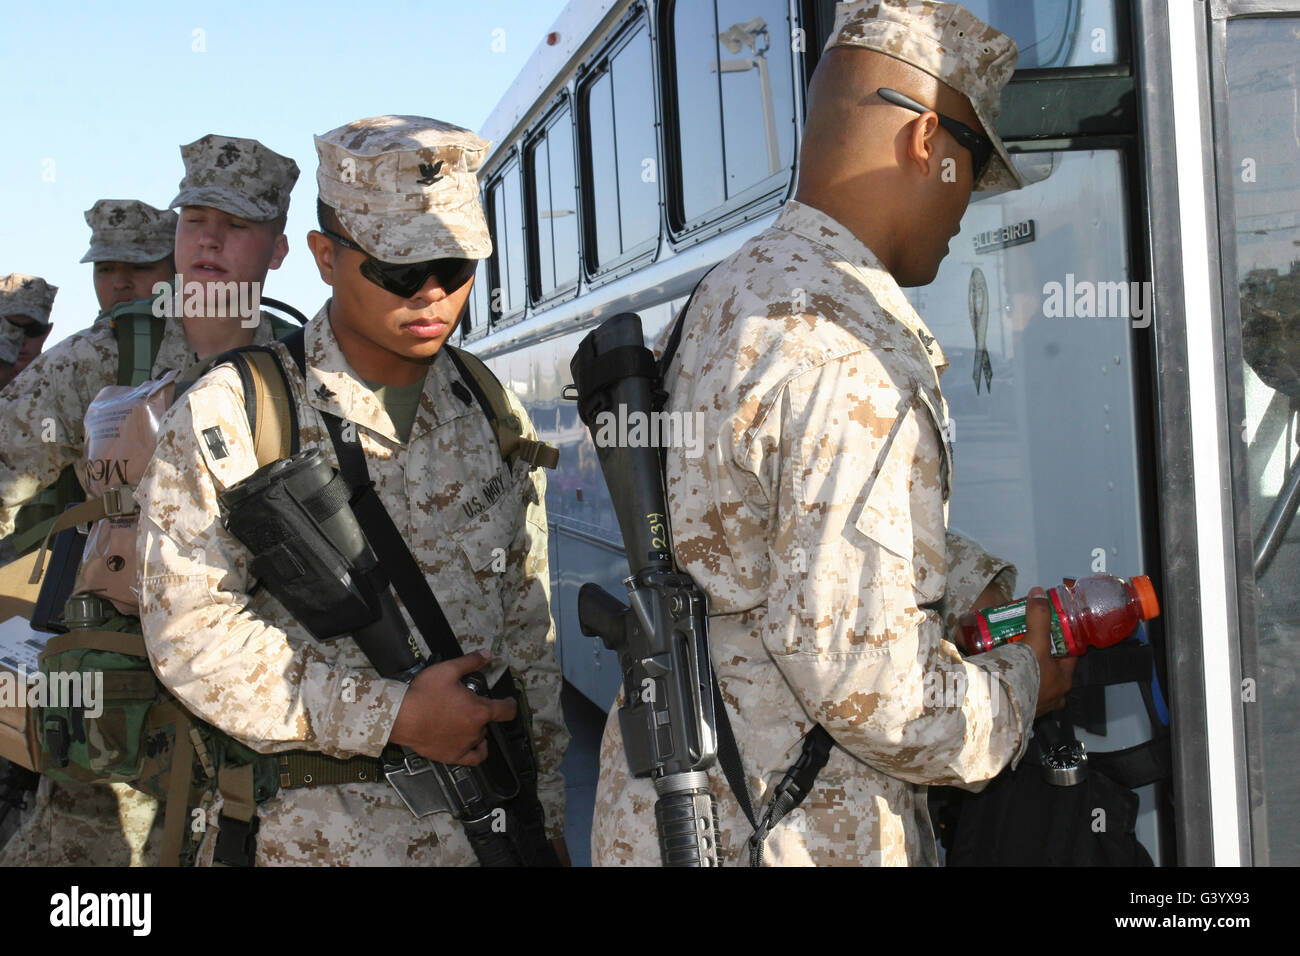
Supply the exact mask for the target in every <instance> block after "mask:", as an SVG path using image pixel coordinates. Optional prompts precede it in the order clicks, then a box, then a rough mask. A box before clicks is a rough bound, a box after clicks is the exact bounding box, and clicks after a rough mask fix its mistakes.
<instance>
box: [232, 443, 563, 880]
mask: <svg viewBox="0 0 1300 956" xmlns="http://www.w3.org/2000/svg"><path fill="white" fill-rule="evenodd" d="M336 447H338V443H337V442H336ZM353 448H354V449H358V450H359V446H356V445H355V443H353ZM348 451H349V450H348V449H342V450H341V452H340V459H341V460H342V458H343V455H344V454H346V453H348ZM345 467H346V466H345ZM221 503H222V505H223V506H224V507H225V508H226V509H227V512H228V515H227V518H226V527H227V528H228V529H229V530H230V532H231V533H232V534H233V535H234V536H235V537H236V538H238V539H239V540H240V541H241V542H243V543H244V544H245V545H246V546H247V547H248V548H249V550H250V551H251V552H252V553H253V560H252V563H251V565H250V572H251V573H252V574H253V575H254V576H255V577H256V578H257V579H258V580H259V581H260V582H261V583H262V584H264V585H265V586H266V589H267V590H268V591H269V592H270V593H271V594H272V595H274V596H275V598H276V599H277V600H279V601H280V603H281V604H283V605H284V606H285V609H286V610H288V611H289V613H290V614H292V615H293V616H294V617H295V618H296V619H297V620H298V621H299V622H300V623H301V624H302V625H303V626H304V627H306V628H307V630H308V631H310V632H311V634H312V636H313V637H314V638H316V639H317V640H321V641H325V640H331V639H333V638H336V637H339V636H341V635H343V634H350V635H351V636H352V638H353V639H354V640H355V641H356V642H357V645H358V646H359V647H360V648H361V650H362V651H363V652H364V653H365V655H366V657H367V658H368V659H369V660H370V663H371V664H372V665H373V666H374V668H375V670H377V671H378V672H379V674H380V675H381V676H382V677H386V678H390V679H394V680H401V681H404V682H409V681H410V680H411V679H412V678H414V677H415V675H416V674H418V673H419V672H420V671H421V670H423V669H424V668H425V667H427V666H429V665H430V664H433V663H436V662H437V661H436V659H435V660H429V659H428V658H426V657H425V656H424V654H423V653H422V651H421V649H420V646H419V644H418V643H417V642H416V641H415V638H414V636H413V635H412V633H411V631H410V629H409V628H408V627H407V626H406V623H405V621H404V620H403V618H402V615H401V613H400V612H399V611H398V609H397V604H396V602H395V600H394V598H393V593H392V587H393V586H394V585H396V586H397V587H398V590H399V593H403V600H404V601H405V602H406V603H407V606H408V610H410V611H411V613H412V617H413V618H414V619H415V621H416V622H417V625H419V626H420V628H421V633H423V634H424V635H425V638H426V640H429V641H430V643H431V644H434V641H433V639H432V637H431V635H430V632H431V631H433V632H436V631H437V630H439V629H442V630H443V632H444V633H445V634H446V635H447V637H448V643H447V645H446V646H447V650H446V651H445V652H444V654H451V653H452V652H453V651H454V652H456V653H457V655H458V654H459V650H460V648H459V646H457V645H456V644H455V638H454V636H451V630H450V626H449V625H447V623H446V619H445V617H443V615H442V611H441V609H439V608H438V605H437V599H436V598H435V597H434V596H433V594H432V592H431V591H428V588H427V583H425V591H426V599H424V600H419V601H417V600H415V599H413V598H411V597H407V596H406V593H408V592H404V591H403V587H408V586H410V587H417V588H418V582H414V583H412V579H413V577H418V578H419V580H420V581H423V575H422V573H421V572H419V571H418V568H417V569H416V570H414V571H412V572H410V574H407V575H405V576H404V578H402V577H399V575H402V574H403V571H404V568H403V566H402V562H403V560H404V559H403V558H402V555H406V556H407V559H409V554H410V552H409V551H408V550H407V549H406V547H405V544H404V543H403V542H402V541H401V538H400V535H398V533H397V531H396V529H395V528H394V527H393V526H392V522H391V519H390V520H389V521H388V522H387V524H386V525H385V524H384V523H383V519H382V517H377V516H376V515H377V513H376V511H375V509H376V508H378V509H379V510H380V511H382V510H383V505H382V504H380V503H379V501H378V498H377V497H374V490H373V487H372V486H371V485H369V484H368V483H367V484H365V486H364V487H361V488H359V490H357V492H356V493H355V495H354V494H353V491H352V489H350V488H349V484H348V482H347V481H345V480H344V478H343V476H342V475H339V474H336V473H335V472H334V470H333V469H332V468H331V467H330V465H329V463H328V462H327V461H326V460H325V458H324V457H323V456H322V455H321V453H320V450H319V449H316V448H311V449H308V450H306V451H302V452H299V453H298V454H296V455H294V456H293V457H291V458H282V459H280V460H278V461H274V462H271V463H270V464H268V465H265V466H263V467H262V468H259V469H258V470H257V471H255V472H254V473H253V474H252V475H250V476H249V477H248V478H246V479H244V480H243V481H241V482H239V483H238V484H236V485H233V486H232V487H230V488H229V489H227V490H226V491H225V492H224V493H222V494H221ZM354 508H355V509H356V511H355V512H354ZM362 514H365V515H367V516H368V517H369V518H370V519H371V520H370V521H369V522H367V524H366V527H365V530H363V527H362V524H361V523H360V522H359V521H358V517H359V515H362ZM385 514H386V512H385ZM367 534H372V535H376V536H378V540H376V541H371V540H369V539H368V537H367ZM394 535H396V536H397V538H396V541H395V542H394V541H393V540H392V536H394ZM386 539H387V540H386ZM380 541H383V542H384V544H383V545H381V544H380ZM372 544H374V547H375V549H380V548H381V547H382V548H383V550H382V551H381V553H384V554H386V555H388V558H386V560H385V562H384V563H383V564H381V563H380V561H379V560H378V558H377V557H376V554H375V550H374V549H372V547H371V545H372ZM385 545H386V546H385ZM399 546H400V549H401V550H400V551H398V550H397V549H398V548H399ZM409 560H410V563H411V565H414V559H409ZM390 561H391V562H392V564H391V567H390ZM390 570H391V572H392V579H391V581H390V574H389V571H390ZM417 594H418V591H417ZM412 604H418V605H419V606H417V607H415V608H412V607H411V605H412ZM430 605H431V606H430ZM430 617H433V618H435V619H436V621H437V622H438V623H436V624H433V625H428V624H426V623H424V622H426V621H427V620H428V619H429V618H430ZM434 647H435V653H436V651H437V645H436V644H434ZM464 683H465V685H466V686H467V687H468V688H469V689H470V690H472V691H473V692H474V693H476V694H479V695H480V696H484V697H487V696H492V697H499V698H500V697H504V696H507V695H513V696H515V699H516V702H517V703H518V705H519V710H518V713H517V714H516V716H515V719H514V720H513V721H511V722H509V723H506V724H500V723H492V724H489V725H488V728H487V730H488V735H487V741H488V757H487V760H486V761H485V762H484V763H482V764H480V765H479V766H477V767H464V766H458V765H452V764H441V763H436V762H435V761H432V760H429V759H427V758H425V757H421V756H420V755H419V754H417V753H415V752H414V751H412V750H410V749H409V748H406V747H402V748H396V747H390V748H389V749H388V750H386V751H385V753H384V757H383V758H382V763H383V772H384V775H385V777H386V778H387V779H388V782H389V783H390V784H392V786H393V788H394V789H395V790H396V791H397V792H398V795H399V796H401V798H402V800H403V802H404V803H405V804H406V805H407V807H408V808H409V809H410V811H411V813H413V814H414V815H415V816H416V817H417V818H419V817H424V816H427V815H429V814H431V813H450V814H451V815H452V816H453V817H455V818H456V819H457V820H460V821H461V823H462V824H463V826H464V827H465V832H466V835H467V836H468V838H469V841H470V844H471V845H472V846H473V848H474V852H475V854H476V855H477V857H478V860H479V863H480V864H481V865H483V866H557V865H559V861H558V859H557V858H556V856H555V851H554V849H553V848H552V847H551V845H550V844H549V842H548V841H547V840H546V836H545V821H544V814H543V811H542V807H541V803H540V801H539V800H538V798H537V793H536V786H535V785H536V768H535V763H534V760H533V753H532V744H531V740H530V737H529V730H528V726H529V715H528V708H527V702H526V700H525V699H524V698H523V695H522V693H521V692H519V693H516V692H515V688H514V686H513V678H512V676H511V674H510V672H509V671H506V673H505V675H504V677H503V679H502V681H500V682H498V685H497V687H495V688H493V689H492V690H491V691H489V689H488V686H487V681H486V679H485V678H484V676H483V675H482V674H481V673H478V672H475V673H473V674H470V675H468V676H467V677H465V678H464Z"/></svg>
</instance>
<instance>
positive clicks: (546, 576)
mask: <svg viewBox="0 0 1300 956" xmlns="http://www.w3.org/2000/svg"><path fill="white" fill-rule="evenodd" d="M506 396H507V399H508V400H509V402H510V405H511V408H512V409H513V411H514V414H515V415H517V416H518V417H519V421H520V422H521V423H522V425H523V432H524V437H525V438H536V437H537V433H536V431H535V429H534V428H533V424H532V422H531V421H530V420H529V418H528V413H527V412H526V411H525V410H524V407H523V405H522V404H521V403H520V401H519V399H518V398H517V397H516V396H515V394H514V393H513V392H511V391H509V390H507V391H506ZM526 468H527V465H526V464H525V463H523V462H517V463H516V464H515V475H516V477H517V478H518V480H521V481H524V482H527V485H526V486H525V487H524V489H523V496H522V509H523V514H522V515H521V516H520V519H521V520H519V522H518V531H517V533H516V535H515V537H514V540H513V542H512V544H511V547H510V553H509V554H508V555H507V561H506V572H505V573H506V579H505V582H504V587H503V588H502V600H503V602H504V604H505V631H504V634H503V635H502V638H503V642H504V645H503V646H504V648H505V652H506V655H507V658H508V663H509V664H510V667H511V669H512V670H513V671H514V674H515V676H516V677H517V678H519V679H520V680H521V681H523V684H524V687H525V688H526V689H527V692H528V703H529V706H530V707H531V708H532V711H533V743H534V744H535V745H536V748H537V763H538V766H537V792H538V796H539V797H540V798H541V802H542V807H543V808H544V809H545V811H546V834H547V836H548V837H549V838H550V839H552V840H554V839H556V838H558V837H561V836H563V835H564V778H563V777H562V776H561V775H560V764H561V763H563V761H564V752H565V749H566V748H567V747H568V744H569V731H568V728H567V727H566V726H565V723H564V712H563V710H562V708H561V705H560V688H561V686H562V684H563V680H562V678H561V675H560V662H559V659H558V657H557V656H556V653H555V624H554V622H553V621H552V619H551V608H550V604H551V572H550V560H549V551H548V545H547V540H548V528H547V522H546V469H544V468H540V467H539V468H534V469H532V470H531V471H526V472H525V469H526ZM521 475H522V476H523V477H520V476H521Z"/></svg>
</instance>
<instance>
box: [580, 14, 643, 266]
mask: <svg viewBox="0 0 1300 956" xmlns="http://www.w3.org/2000/svg"><path fill="white" fill-rule="evenodd" d="M653 82H654V78H653V76H652V74H651V71H650V35H649V33H648V31H647V30H646V28H645V27H644V26H642V27H641V28H640V29H638V30H637V31H636V32H635V33H633V34H632V35H631V37H630V38H629V39H628V40H627V42H626V43H624V44H622V45H621V46H620V47H619V48H618V49H617V50H616V51H615V52H614V53H612V54H611V55H610V56H609V58H608V60H607V61H606V62H605V63H604V64H602V65H601V66H600V67H599V72H597V73H596V74H595V75H594V76H593V78H592V79H590V80H588V81H587V82H585V83H584V85H583V89H582V93H581V102H582V107H581V109H582V114H583V129H584V132H585V135H586V139H587V146H588V148H587V149H586V150H584V153H585V154H586V156H587V162H588V163H589V164H590V166H589V168H588V170H587V182H588V183H589V188H588V193H587V200H588V201H587V209H588V210H589V211H590V212H589V218H590V224H589V226H588V229H589V233H588V234H589V235H591V236H592V237H593V239H594V248H593V249H592V250H591V252H590V253H589V254H588V257H587V266H588V268H589V269H590V270H591V271H592V272H596V271H598V270H600V269H604V268H607V267H608V266H610V265H611V264H613V263H614V262H617V261H620V260H622V259H623V258H624V257H626V256H630V255H633V254H635V253H638V252H642V251H645V249H646V248H647V247H648V246H650V245H651V243H652V242H653V241H654V240H656V239H657V238H658V237H659V176H658V170H657V164H658V160H657V158H656V150H655V114H654V100H653V98H652V97H651V96H648V95H647V91H648V90H649V89H650V88H651V84H652V83H653Z"/></svg>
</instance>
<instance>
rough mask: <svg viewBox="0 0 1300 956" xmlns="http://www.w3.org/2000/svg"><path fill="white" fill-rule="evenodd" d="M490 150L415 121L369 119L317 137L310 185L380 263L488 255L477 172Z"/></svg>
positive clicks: (438, 125) (432, 123)
mask: <svg viewBox="0 0 1300 956" xmlns="http://www.w3.org/2000/svg"><path fill="white" fill-rule="evenodd" d="M488 146H489V144H488V143H487V142H486V141H484V140H482V139H480V138H479V137H478V136H476V135H474V134H473V133H472V132H470V131H469V130H467V129H462V128H461V127H459V126H453V125H452V124H450V123H442V122H439V121H438V120H432V119H425V118H424V117H420V116H376V117H372V118H371V119H363V120H357V121H356V122H354V123H348V124H347V125H346V126H340V127H339V128H338V129H335V130H331V131H330V132H328V133H326V134H325V135H324V136H317V137H316V153H317V155H319V156H320V166H319V167H318V168H317V170H316V184H317V186H319V188H320V198H321V201H322V202H323V203H325V205H327V206H329V207H331V208H332V209H333V210H334V211H335V212H336V213H338V217H339V221H340V222H341V223H342V224H343V226H344V228H346V229H347V230H348V232H350V233H351V234H352V238H353V239H355V240H356V242H357V244H358V245H360V246H361V247H362V248H363V249H365V250H366V251H367V252H369V253H370V254H371V255H372V256H374V257H375V258H377V259H379V260H381V261H383V262H394V263H406V262H424V261H426V260H429V259H444V258H454V259H486V258H487V257H488V256H490V255H491V254H492V239H491V237H490V236H489V235H488V229H487V220H486V219H485V218H484V216H483V204H482V203H481V202H480V201H479V186H478V176H477V175H476V173H477V172H478V168H479V167H480V166H481V165H483V159H484V157H486V156H487V151H488Z"/></svg>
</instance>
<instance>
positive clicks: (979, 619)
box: [957, 574, 1160, 657]
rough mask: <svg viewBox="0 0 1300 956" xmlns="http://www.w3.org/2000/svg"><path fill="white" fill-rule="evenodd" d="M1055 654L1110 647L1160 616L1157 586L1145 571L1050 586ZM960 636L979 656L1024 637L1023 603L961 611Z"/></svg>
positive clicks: (1101, 575)
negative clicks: (1126, 575) (1125, 577)
mask: <svg viewBox="0 0 1300 956" xmlns="http://www.w3.org/2000/svg"><path fill="white" fill-rule="evenodd" d="M1047 598H1048V600H1049V601H1050V602H1051V604H1052V625H1051V627H1052V631H1051V638H1052V656H1053V657H1070V656H1074V657H1077V656H1079V655H1080V654H1082V653H1084V652H1085V651H1086V650H1088V648H1090V647H1110V646H1111V645H1112V644H1118V643H1119V642H1120V641H1122V640H1124V638H1126V637H1128V636H1129V635H1130V634H1132V633H1133V632H1134V631H1135V630H1137V626H1138V624H1139V623H1140V622H1142V621H1149V620H1151V618H1153V617H1156V616H1158V615H1159V614H1160V603H1159V602H1158V601H1157V600H1156V592H1155V588H1153V587H1152V586H1151V579H1150V578H1148V577H1147V576H1146V575H1138V576H1137V577H1135V578H1129V580H1127V581H1125V580H1124V579H1123V578H1117V577H1114V576H1113V575H1110V574H1095V575H1093V576H1092V577H1088V578H1080V579H1079V580H1077V581H1074V582H1070V581H1067V582H1066V583H1064V584H1062V585H1061V586H1060V587H1055V588H1051V589H1050V590H1048V592H1047ZM957 628H958V635H959V638H960V640H961V643H962V645H963V646H964V648H965V650H966V653H967V654H980V653H983V652H984V651H988V650H992V649H993V648H995V647H1001V646H1002V645H1003V644H1007V643H1009V642H1011V641H1018V640H1020V639H1021V638H1022V637H1024V636H1025V601H1024V600H1020V601H1015V602H1013V603H1011V604H1004V605H1002V606H1001V607H992V608H988V609H987V610H984V611H971V612H968V613H966V614H963V615H962V617H961V620H960V621H959V622H958V625H957Z"/></svg>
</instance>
